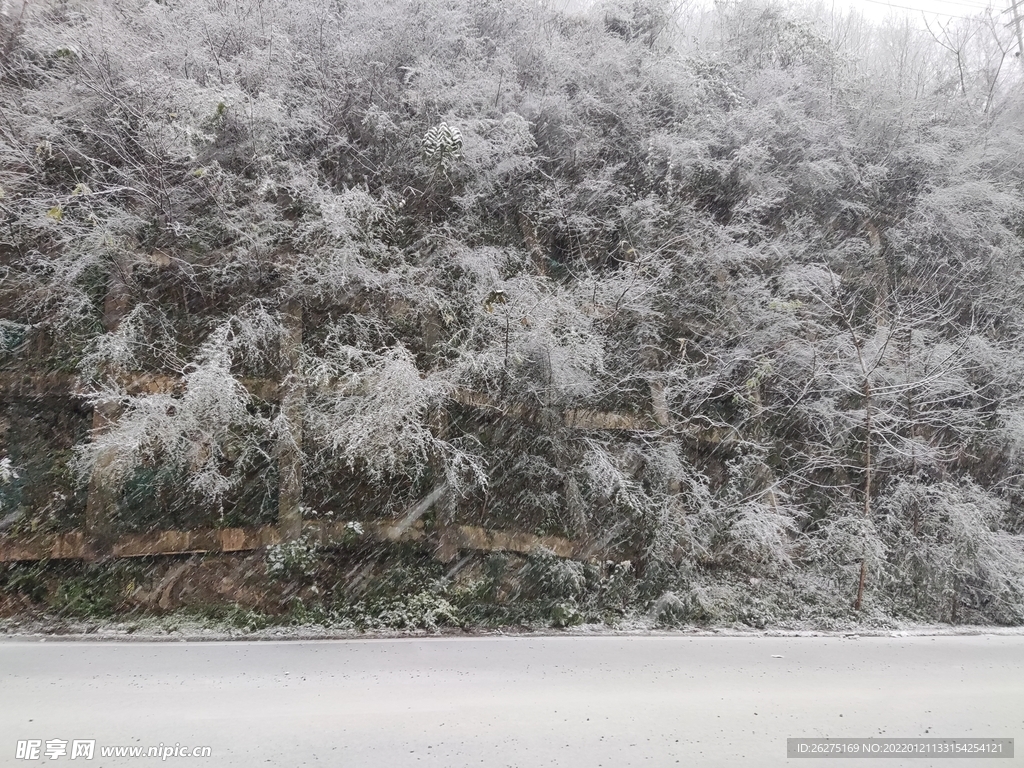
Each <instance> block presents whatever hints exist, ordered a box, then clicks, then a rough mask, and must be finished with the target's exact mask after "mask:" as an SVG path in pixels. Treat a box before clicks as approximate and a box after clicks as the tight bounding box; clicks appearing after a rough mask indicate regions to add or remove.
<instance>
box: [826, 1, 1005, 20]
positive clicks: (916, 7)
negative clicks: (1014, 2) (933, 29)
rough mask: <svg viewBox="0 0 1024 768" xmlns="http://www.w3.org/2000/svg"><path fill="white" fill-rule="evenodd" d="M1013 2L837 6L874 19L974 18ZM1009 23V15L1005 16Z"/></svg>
mask: <svg viewBox="0 0 1024 768" xmlns="http://www.w3.org/2000/svg"><path fill="white" fill-rule="evenodd" d="M1010 3H1011V0H992V2H987V1H986V0H837V2H836V5H837V6H838V5H846V6H847V7H852V8H857V9H858V10H860V11H862V12H863V13H864V14H865V15H868V16H871V17H873V18H883V17H885V15H886V14H888V13H892V12H895V13H906V12H912V13H916V14H917V15H920V14H921V13H922V12H923V13H927V14H928V15H929V16H932V15H935V16H943V17H950V16H972V15H974V14H977V13H981V12H984V10H985V9H986V8H992V9H993V10H994V11H995V12H997V13H998V12H999V11H1003V10H1005V9H1007V8H1009V7H1010ZM1005 15H1006V19H1007V21H1009V19H1010V16H1009V14H1008V13H1007V14H1005Z"/></svg>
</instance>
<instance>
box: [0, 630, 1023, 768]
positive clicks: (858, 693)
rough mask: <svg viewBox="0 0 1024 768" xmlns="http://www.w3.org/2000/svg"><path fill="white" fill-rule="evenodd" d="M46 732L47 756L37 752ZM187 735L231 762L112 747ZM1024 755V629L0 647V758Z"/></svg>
mask: <svg viewBox="0 0 1024 768" xmlns="http://www.w3.org/2000/svg"><path fill="white" fill-rule="evenodd" d="M826 736H827V737H860V738H867V737H914V738H917V737H924V736H928V737H938V738H964V737H984V738H1016V739H1017V754H1018V755H1019V756H1018V757H1016V758H1015V759H984V760H982V759H977V758H969V759H937V758H924V759H898V758H897V759H858V760H850V759H839V760H835V759H829V760H825V759H810V760H807V759H787V757H786V738H787V737H826ZM54 739H56V740H60V741H66V742H68V746H67V749H69V750H70V749H71V747H72V745H73V742H74V741H75V740H80V741H93V740H94V741H95V742H96V746H95V752H94V756H93V759H92V760H91V761H87V760H86V759H85V758H84V757H80V758H76V759H74V760H72V759H71V757H70V755H59V756H57V757H56V758H55V759H52V760H48V759H46V757H45V754H44V752H43V751H44V750H45V748H46V742H47V741H49V740H54ZM29 740H38V741H39V742H41V747H40V754H39V757H38V758H37V759H35V760H31V759H18V754H17V750H18V742H19V741H21V742H26V743H27V742H29ZM176 744H177V745H179V746H187V747H190V748H191V747H193V746H206V747H209V748H210V751H211V756H210V757H205V758H204V757H197V758H185V757H174V756H168V757H167V758H166V759H163V760H161V759H160V758H156V757H120V758H118V757H104V756H102V755H101V749H102V748H104V747H112V746H133V745H135V746H141V747H145V748H148V747H149V746H160V745H163V746H164V747H171V746H172V745H176ZM57 746H58V747H59V744H58V745H57ZM22 749H23V750H30V746H29V745H27V744H23V745H22ZM80 749H82V747H80ZM1022 753H1024V636H984V635H982V636H970V637H963V636H961V637H864V638H859V639H845V638H837V637H753V638H751V637H688V636H637V637H622V636H599V637H578V636H561V637H518V638H502V637H497V638H477V639H473V638H467V639H456V638H452V639H448V638H438V639H402V640H348V641H321V642H200V643H184V642H182V643H167V642H159V643H157V642H153V643H147V642H133V643H114V642H53V641H47V642H39V641H36V640H6V641H0V766H17V765H58V764H60V765H67V766H72V767H73V766H75V765H81V766H102V767H104V768H105V767H106V766H129V765H131V766H155V765H168V766H185V765H205V766H210V768H213V767H214V766H216V767H217V768H221V766H260V765H271V766H288V768H293V767H295V766H335V767H337V768H350V767H362V766H368V767H369V766H372V767H373V768H402V767H404V766H416V767H417V768H426V767H427V766H436V767H437V768H455V767H457V766H487V767H490V766H495V767H499V768H500V767H503V766H518V767H520V768H535V767H539V766H560V767H564V768H577V767H579V768H601V767H602V766H604V767H606V768H621V766H674V765H681V766H782V765H789V766H792V768H813V766H827V767H830V768H841V766H852V768H866V767H867V766H876V765H877V766H885V768H896V766H900V765H906V766H912V767H916V768H924V766H928V765H942V766H948V767H949V768H967V766H974V765H978V766H990V768H1000V767H1001V766H1011V765H1012V766H1021V765H1024V755H1022ZM23 754H32V753H31V751H29V752H24V751H23Z"/></svg>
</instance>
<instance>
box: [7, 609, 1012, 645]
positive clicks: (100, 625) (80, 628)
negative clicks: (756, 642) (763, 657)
mask: <svg viewBox="0 0 1024 768" xmlns="http://www.w3.org/2000/svg"><path fill="white" fill-rule="evenodd" d="M630 635H636V636H640V635H650V636H667V637H671V636H678V635H685V636H691V637H838V638H845V639H851V640H856V639H858V638H861V637H955V636H976V635H997V636H1024V626H1018V627H1006V626H993V625H950V624H914V623H899V624H898V625H896V626H884V627H883V626H871V625H857V624H851V625H849V626H847V627H842V628H838V629H836V628H830V629H823V628H820V627H815V626H813V625H812V624H811V623H810V622H808V623H805V624H796V623H791V624H787V625H785V626H779V627H772V628H765V629H757V628H753V627H748V626H744V625H722V626H700V625H690V626H681V627H675V628H671V629H666V628H665V627H659V626H656V625H654V624H652V622H650V621H646V620H643V619H635V620H632V621H623V622H620V623H618V624H616V625H614V626H610V625H607V624H583V625H579V626H574V627H568V628H565V629H554V628H552V627H550V626H541V625H537V626H517V627H501V628H494V627H476V628H473V627H470V628H467V629H460V628H457V627H455V628H452V627H444V628H439V629H436V630H424V629H407V630H394V629H392V630H358V629H349V628H344V627H336V626H322V625H305V626H276V627H266V628H263V629H256V630H247V629H240V628H237V627H232V626H226V625H225V624H224V623H223V622H216V621H203V620H200V619H196V618H195V617H191V616H189V617H180V618H179V617H175V616H173V615H170V616H163V617H144V618H140V619H139V620H136V621H102V622H100V621H82V620H66V619H60V618H54V617H32V618H8V619H0V642H3V641H23V640H40V641H45V640H51V641H52V640H57V641H75V640H88V641H97V640H100V641H103V640H108V641H116V642H126V641H129V642H161V641H162V642H199V641H218V642H219V641H282V640H294V641H306V640H374V639H396V638H410V639H427V638H448V639H451V638H459V637H465V638H483V637H521V636H534V637H559V636H571V637H581V636H583V637H585V636H595V637H600V636H604V637H608V636H630Z"/></svg>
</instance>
